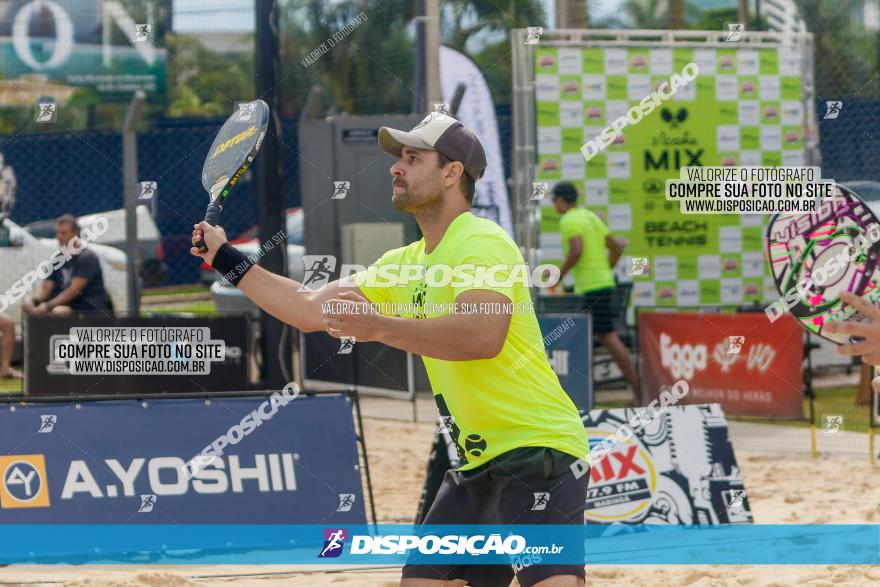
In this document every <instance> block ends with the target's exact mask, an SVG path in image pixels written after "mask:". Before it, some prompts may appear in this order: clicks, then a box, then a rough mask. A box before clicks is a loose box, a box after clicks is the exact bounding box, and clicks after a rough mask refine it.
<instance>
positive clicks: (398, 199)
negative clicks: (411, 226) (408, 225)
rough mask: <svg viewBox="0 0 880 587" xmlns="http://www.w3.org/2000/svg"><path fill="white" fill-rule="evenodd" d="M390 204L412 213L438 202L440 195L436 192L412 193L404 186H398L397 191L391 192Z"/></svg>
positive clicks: (397, 208)
mask: <svg viewBox="0 0 880 587" xmlns="http://www.w3.org/2000/svg"><path fill="white" fill-rule="evenodd" d="M391 194H392V195H391V205H392V206H394V208H395V209H396V210H400V211H401V212H409V213H413V212H416V211H418V210H419V209H422V208H428V207H431V206H433V205H435V204H437V203H439V202H440V198H441V195H440V193H439V192H438V193H437V194H434V195H430V194H428V195H424V194H413V193H411V192H410V191H409V190H408V189H407V188H406V187H405V186H404V187H402V188H398V191H396V192H395V191H394V188H392V192H391Z"/></svg>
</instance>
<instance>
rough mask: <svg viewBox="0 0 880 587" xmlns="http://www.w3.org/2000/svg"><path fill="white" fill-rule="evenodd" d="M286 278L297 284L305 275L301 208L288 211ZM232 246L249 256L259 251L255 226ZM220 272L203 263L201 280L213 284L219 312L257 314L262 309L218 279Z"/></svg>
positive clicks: (232, 243) (214, 298)
mask: <svg viewBox="0 0 880 587" xmlns="http://www.w3.org/2000/svg"><path fill="white" fill-rule="evenodd" d="M286 229H287V275H288V276H289V277H291V278H292V279H296V280H297V281H302V279H303V276H304V275H305V267H304V265H303V255H304V254H305V250H306V248H305V245H304V244H303V213H302V209H301V208H290V209H288V210H287V221H286ZM229 243H230V244H231V245H232V246H234V247H235V248H236V249H238V250H239V251H241V252H242V253H244V254H245V255H250V254H252V253H257V252H258V251H259V250H260V243H259V240H258V239H257V226H256V225H254V226H252V227H250V228H248V229H247V230H245V231H244V232H243V233H241V234H240V235H239V236H238V237H236V238H235V239H233V240H231V241H229ZM217 277H218V276H217V272H216V271H214V270H213V269H212V268H211V266H210V265H208V264H207V263H202V281H203V282H205V283H211V298H212V299H213V300H214V307H215V308H216V309H217V312H218V313H233V312H234V313H249V314H251V315H258V314H259V309H258V308H257V306H256V305H254V303H253V302H251V301H250V300H249V299H247V297H245V295H244V294H243V293H241V291H239V290H238V288H236V287H233V286H232V285H231V284H230V283H227V282H226V281H225V280H218V279H217Z"/></svg>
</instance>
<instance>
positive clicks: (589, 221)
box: [553, 181, 641, 405]
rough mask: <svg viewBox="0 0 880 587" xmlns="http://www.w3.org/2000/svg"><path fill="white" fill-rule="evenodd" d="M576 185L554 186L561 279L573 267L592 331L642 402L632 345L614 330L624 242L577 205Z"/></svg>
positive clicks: (574, 276) (576, 288)
mask: <svg viewBox="0 0 880 587" xmlns="http://www.w3.org/2000/svg"><path fill="white" fill-rule="evenodd" d="M577 197H578V192H577V187H575V185H574V184H572V183H570V182H567V181H563V182H560V183H558V184H556V186H554V188H553V206H554V207H555V208H556V211H557V212H559V217H560V218H559V234H560V235H561V236H562V253H563V255H564V260H563V262H562V268H561V270H560V275H559V281H560V282H561V281H562V278H563V277H565V275H566V274H567V273H568V272H569V271H570V272H571V276H572V278H573V279H574V291H575V293H576V294H580V295H582V296H583V306H582V309H583V311H588V310H589V311H590V313H591V314H592V317H593V333H594V334H595V335H596V337H597V338H598V339H599V342H600V343H601V344H602V346H604V347H605V348H606V349H608V353H609V354H610V355H611V358H612V359H613V360H614V362H615V363H617V366H618V367H619V368H620V371H621V373H623V377H624V378H625V379H626V381H627V383H629V384H630V386H631V387H632V390H633V401H634V402H635V404H634V405H639V404H640V403H641V401H640V388H639V378H638V375H636V370H635V369H634V368H633V364H632V360H631V359H630V356H629V349H627V348H626V345H624V344H623V341H622V340H620V337H619V336H617V333H616V332H615V331H614V319H615V318H617V317H618V316H620V314H621V312H622V311H623V308H619V307H617V305H616V304H615V303H614V295H613V294H614V288H615V287H616V286H617V279H616V278H615V276H614V271H613V267H614V266H615V265H616V264H617V261H618V260H619V259H620V255H621V254H622V253H623V248H624V247H623V243H621V242H620V241H618V240H617V239H615V238H614V237H612V236H611V234H610V233H609V231H608V227H607V226H606V225H605V223H604V222H602V220H601V219H600V218H599V217H598V216H596V215H595V214H593V212H591V211H590V210H587V209H586V208H579V207H578V205H577Z"/></svg>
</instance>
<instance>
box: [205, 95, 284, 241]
mask: <svg viewBox="0 0 880 587" xmlns="http://www.w3.org/2000/svg"><path fill="white" fill-rule="evenodd" d="M268 126H269V106H268V105H267V104H266V103H265V102H263V101H262V100H254V101H253V102H246V103H243V104H239V107H238V111H237V112H235V114H233V115H232V116H230V117H229V118H228V119H226V122H225V123H223V126H222V127H221V128H220V132H218V133H217V136H216V137H215V138H214V143H213V144H212V145H211V149H210V150H209V151H208V158H207V159H205V165H204V167H202V187H204V188H205V190H206V191H207V192H208V197H209V198H210V203H209V204H208V209H207V210H206V211H205V222H207V223H208V224H210V225H211V226H217V221H218V220H219V219H220V212H222V211H223V204H224V202H226V198H227V197H229V192H230V191H231V190H232V188H233V187H234V186H235V184H236V183H238V180H239V179H241V177H242V176H243V175H244V173H245V171H247V170H248V167H250V165H251V163H252V162H253V160H254V157H256V156H257V152H258V151H259V150H260V145H262V144H263V138H264V137H265V136H266V128H268ZM196 247H198V249H199V251H201V252H203V253H204V252H206V251H207V250H208V247H207V246H206V245H205V241H204V239H202V240H200V241H199V242H198V243H196Z"/></svg>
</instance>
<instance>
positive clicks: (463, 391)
mask: <svg viewBox="0 0 880 587" xmlns="http://www.w3.org/2000/svg"><path fill="white" fill-rule="evenodd" d="M403 265H408V266H418V267H421V268H424V269H423V271H422V272H421V273H420V275H418V276H414V274H413V273H412V272H410V273H407V270H405V269H402V268H400V266H403ZM443 266H446V267H449V268H450V269H449V270H446V269H445V268H444V267H443ZM432 268H434V269H432ZM484 270H486V273H485V278H484V279H483V280H482V283H481V282H480V277H479V276H480V274H481V273H482V272H483V271H484ZM410 271H411V270H410ZM527 273H529V271H528V268H527V267H526V265H525V263H524V261H523V257H522V254H521V253H520V251H519V249H518V248H517V246H516V244H515V243H514V242H513V239H511V238H510V236H509V235H508V234H507V233H506V232H505V231H504V229H502V228H501V227H499V226H498V225H497V224H495V223H494V222H492V221H490V220H486V219H484V218H478V217H476V216H474V215H473V214H471V213H470V212H466V213H464V214H461V215H460V216H458V217H457V218H456V219H455V220H453V222H452V223H451V224H450V225H449V228H447V230H446V233H445V234H444V235H443V238H442V240H441V241H440V243H439V244H438V245H437V247H436V248H435V249H434V250H433V251H431V253H426V252H425V240H424V239H422V240H420V241H417V242H414V243H412V244H410V245H409V246H406V247H401V248H399V249H394V250H391V251H388V252H387V253H385V254H384V255H383V256H382V257H381V258H380V259H379V260H378V261H377V262H376V263H375V265H373V266H371V267H370V268H369V269H368V270H367V271H363V272H361V273H358V274H356V275H355V276H354V280H355V282H356V283H357V284H358V286H359V287H360V289H361V291H362V292H363V294H364V295H365V296H366V297H367V299H369V300H370V301H371V302H372V303H374V304H378V305H379V310H380V311H381V312H382V313H385V314H395V315H399V316H402V317H405V318H414V319H422V318H423V319H429V320H430V319H432V318H436V317H439V316H443V315H446V314H450V313H453V312H454V311H455V309H454V302H455V300H456V298H457V297H458V296H459V295H460V294H462V293H464V292H466V291H470V290H474V289H484V290H492V291H497V292H500V293H501V294H503V295H504V297H506V298H507V299H508V300H509V303H510V304H512V306H510V309H512V312H513V314H512V316H511V321H510V329H509V330H508V332H507V339H506V340H505V342H504V347H503V348H502V350H501V352H500V353H499V354H498V355H497V356H495V357H493V358H491V359H480V360H473V361H444V360H440V359H432V358H429V357H423V360H424V363H425V369H426V371H427V372H428V377H429V379H430V380H431V386H432V387H433V390H434V398H435V400H436V401H437V407H438V408H439V410H440V414H441V415H442V416H451V417H452V419H451V421H450V420H447V421H446V422H447V423H448V424H449V430H450V435H451V436H452V438H453V440H454V441H455V443H456V449H457V451H458V455H459V458H460V460H461V463H462V465H461V467H460V468H459V470H468V469H473V468H474V467H477V466H479V465H481V464H483V463H485V462H487V461H489V460H490V459H493V458H495V457H497V456H498V455H500V454H502V453H505V452H507V451H509V450H512V449H515V448H519V447H527V446H543V447H548V448H554V449H557V450H560V451H562V452H565V453H568V454H570V455H573V456H575V457H577V458H584V457H585V455H586V454H587V453H588V452H589V448H588V445H587V437H586V434H585V432H584V427H583V424H582V422H581V419H580V417H579V415H578V412H577V408H575V406H574V404H573V403H572V401H571V399H569V397H568V395H567V394H566V393H565V391H564V390H563V389H562V386H560V384H559V379H558V378H557V377H556V374H555V373H554V372H553V370H552V369H551V368H550V363H549V362H548V361H547V355H546V354H545V352H544V343H543V340H542V336H541V330H540V328H539V327H538V320H537V318H536V317H535V313H534V308H533V307H532V303H531V297H530V295H529V290H528V287H527V282H526V281H525V278H524V277H523V276H524V275H526V274H527ZM392 275H394V276H400V277H401V278H403V277H405V276H408V277H410V279H407V280H403V282H400V281H399V282H398V283H397V284H396V285H392V284H391V281H390V279H389V277H390V276H392ZM468 275H473V276H474V279H471V280H469V282H466V281H468V279H467V276H468ZM407 281H408V282H407ZM473 309H474V308H470V310H473ZM498 309H499V310H500V308H498ZM458 310H459V311H468V309H466V308H463V307H459V308H458ZM478 311H479V309H478Z"/></svg>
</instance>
